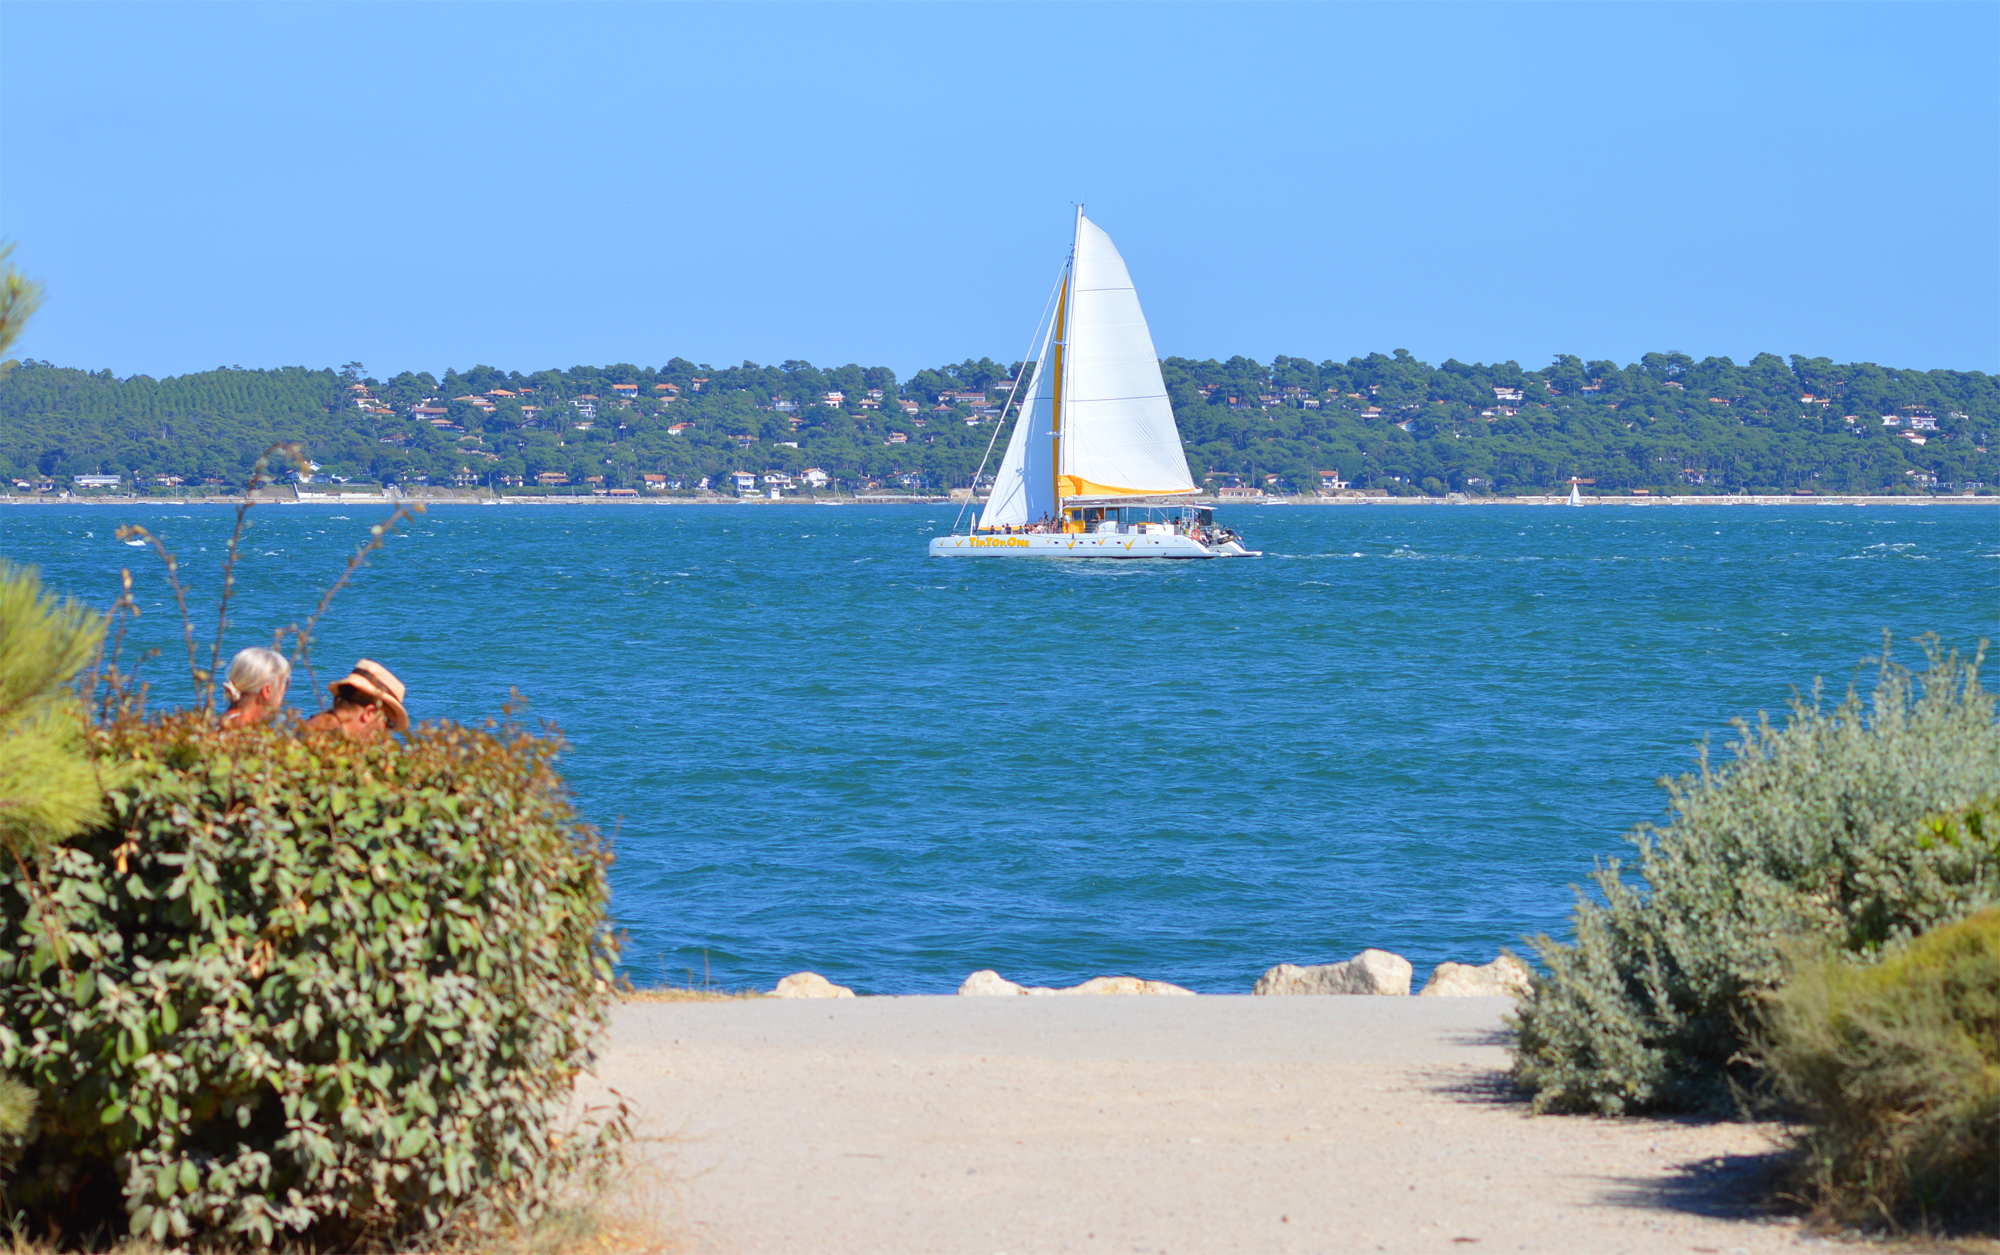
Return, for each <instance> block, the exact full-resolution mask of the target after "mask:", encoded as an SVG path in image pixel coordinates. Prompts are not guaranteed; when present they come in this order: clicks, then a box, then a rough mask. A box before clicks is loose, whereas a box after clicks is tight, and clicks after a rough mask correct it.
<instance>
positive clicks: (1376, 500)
mask: <svg viewBox="0 0 2000 1255" xmlns="http://www.w3.org/2000/svg"><path fill="white" fill-rule="evenodd" d="M495 500H496V499H495V498H492V497H483V496H482V497H474V496H435V497H433V496H409V497H405V496H395V497H387V496H383V497H365V496H361V495H359V494H354V495H344V496H340V497H307V498H297V497H280V496H259V497H258V498H257V504H258V505H283V506H356V505H407V504H412V503H418V504H422V505H425V506H439V505H450V506H475V505H487V504H491V503H493V502H494V501H495ZM497 501H498V502H499V503H500V504H502V505H508V506H743V505H753V506H802V505H842V506H847V505H864V506H873V505H896V506H945V507H952V508H955V507H959V506H964V505H980V504H983V502H979V501H974V502H964V501H951V500H947V499H945V498H942V497H913V498H908V499H900V498H894V497H872V498H862V499H858V500H857V499H856V498H853V497H786V498H783V499H781V500H778V501H772V500H770V499H769V498H766V497H654V498H645V497H641V498H636V499H635V498H630V497H625V498H619V499H616V500H614V499H611V498H608V497H596V496H591V497H501V498H498V499H497ZM242 503H243V498H241V497H179V498H176V497H137V496H132V497H53V496H40V495H37V496H33V497H18V496H13V495H11V494H9V495H6V496H0V505H11V506H54V505H88V506H114V505H122V506H134V505H157V506H187V505H228V506H233V505H241V504H242ZM1569 503H1570V502H1569V498H1568V497H1566V496H1561V495H1555V496H1546V497H1465V496H1451V497H1265V498H1258V499H1252V500H1247V501H1244V500H1235V501H1221V500H1215V499H1212V498H1198V499H1196V500H1195V501H1193V502H1192V503H1191V504H1195V505H1201V506H1227V507H1231V508H1234V507H1238V506H1245V507H1249V506H1270V505H1288V506H1290V505H1301V506H1332V507H1354V506H1402V507H1420V506H1566V505H1568V504H1569ZM1583 504H1584V505H1586V506H1978V505H1986V506H1993V505H2000V495H1995V496H1987V497H1975V496H1951V497H1945V496H1937V497H1917V496H1908V497H1871V496H1833V495H1827V496H1813V497H1794V496H1790V495H1777V494H1771V495H1760V496H1751V495H1739V496H1709V497H1696V496H1677V497H1585V498H1583Z"/></svg>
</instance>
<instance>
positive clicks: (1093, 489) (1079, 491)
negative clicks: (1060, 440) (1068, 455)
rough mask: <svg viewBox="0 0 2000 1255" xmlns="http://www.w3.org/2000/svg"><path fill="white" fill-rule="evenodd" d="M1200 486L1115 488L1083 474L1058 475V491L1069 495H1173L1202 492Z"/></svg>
mask: <svg viewBox="0 0 2000 1255" xmlns="http://www.w3.org/2000/svg"><path fill="white" fill-rule="evenodd" d="M1200 491H1201V489H1199V488H1191V487H1180V488H1113V487H1111V486H1110V485H1108V484H1095V483H1092V482H1091V481H1089V480H1087V479H1085V478H1083V477H1082V476H1081V475H1058V476H1056V492H1057V493H1059V494H1060V495H1061V496H1063V497H1064V498H1069V497H1172V496H1185V495H1186V494H1188V493H1192V492H1200Z"/></svg>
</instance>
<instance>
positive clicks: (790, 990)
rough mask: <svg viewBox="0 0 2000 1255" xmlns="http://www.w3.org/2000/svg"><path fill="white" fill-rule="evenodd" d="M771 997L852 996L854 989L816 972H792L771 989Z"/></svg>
mask: <svg viewBox="0 0 2000 1255" xmlns="http://www.w3.org/2000/svg"><path fill="white" fill-rule="evenodd" d="M771 996H772V997H773V998H852V997H853V996H854V991H853V990H852V989H849V988H848V987H847V986H845V985H836V984H834V983H833V982H832V981H830V980H828V979H827V978H826V977H824V976H821V975H820V974H819V973H818V972H793V973H792V974H791V975H790V976H787V977H785V979H783V980H781V981H779V982H778V987H777V988H776V989H773V990H772V991H771Z"/></svg>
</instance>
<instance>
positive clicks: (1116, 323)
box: [1056, 212, 1199, 498]
mask: <svg viewBox="0 0 2000 1255" xmlns="http://www.w3.org/2000/svg"><path fill="white" fill-rule="evenodd" d="M1070 278H1071V283H1070V317H1069V337H1068V339H1069V344H1068V346H1067V347H1068V350H1069V351H1068V354H1067V359H1068V360H1067V361H1066V362H1065V370H1064V372H1063V373H1064V374H1065V376H1066V378H1065V379H1064V380H1063V397H1062V402H1061V407H1060V415H1061V434H1062V438H1061V441H1060V445H1061V450H1062V465H1061V467H1060V468H1059V473H1058V477H1057V480H1056V483H1057V491H1058V492H1059V493H1060V494H1061V495H1062V496H1064V497H1100V498H1101V497H1156V496H1162V495H1167V494H1174V493H1193V492H1198V491H1199V489H1197V488H1196V487H1195V485H1194V478H1193V477H1192V476H1190V475H1189V474H1188V465H1187V454H1186V453H1184V452H1182V450H1181V433H1180V429H1179V428H1178V427H1176V426H1175V425H1174V407H1173V404H1172V403H1171V402H1170V401H1168V400H1167V385H1166V381H1165V380H1163V379H1161V378H1160V359H1159V357H1158V356H1157V355H1156V354H1155V353H1154V352H1153V333H1152V332H1151V331H1149V330H1147V328H1146V315H1145V314H1144V313H1142V312H1140V309H1139V294H1138V293H1137V292H1135V291H1133V290H1132V276H1131V275H1129V274H1127V273H1126V270H1125V259H1124V258H1122V257H1120V256H1119V255H1118V250H1117V249H1116V248H1115V247H1113V246H1112V243H1111V237H1110V236H1108V235H1106V234H1105V233H1104V232H1103V230H1102V229H1100V228H1099V227H1098V225H1097V224H1096V223H1094V222H1092V221H1091V220H1090V219H1088V218H1086V217H1084V216H1083V215H1082V213H1080V212H1079V213H1078V214H1077V218H1076V253H1075V255H1074V257H1073V259H1072V260H1071V262H1070Z"/></svg>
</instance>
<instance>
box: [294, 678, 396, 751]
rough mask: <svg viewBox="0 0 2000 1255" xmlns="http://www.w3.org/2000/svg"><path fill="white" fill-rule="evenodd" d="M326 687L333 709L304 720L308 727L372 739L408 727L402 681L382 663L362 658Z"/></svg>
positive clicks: (349, 738)
mask: <svg viewBox="0 0 2000 1255" xmlns="http://www.w3.org/2000/svg"><path fill="white" fill-rule="evenodd" d="M326 687H327V691H328V692H330V693H332V694H333V709H332V710H322V711H321V712H319V713H318V714H316V715H314V716H313V717H312V718H310V719H308V720H306V730H307V731H309V732H339V733H340V734H341V735H343V736H345V737H346V738H347V739H348V740H350V741H375V740H380V739H381V738H382V737H383V736H384V735H386V734H387V733H390V732H405V731H408V730H409V727H410V713H409V712H408V711H407V710H404V709H403V693H404V688H403V682H402V681H401V680H398V679H397V678H396V677H395V675H394V674H393V673H392V672H391V671H390V670H389V668H387V667H385V666H383V665H382V664H381V663H379V662H371V661H369V660H368V659H366V658H363V659H362V660H361V661H359V662H357V663H355V664H354V670H352V671H350V672H348V673H347V674H346V675H344V676H341V677H340V678H339V679H338V680H335V681H334V682H333V683H331V684H329V685H327V686H326Z"/></svg>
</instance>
